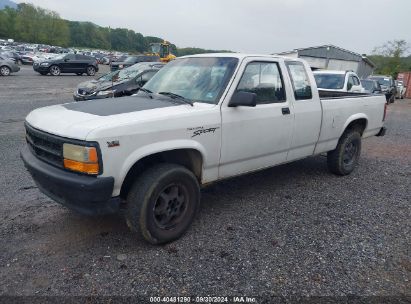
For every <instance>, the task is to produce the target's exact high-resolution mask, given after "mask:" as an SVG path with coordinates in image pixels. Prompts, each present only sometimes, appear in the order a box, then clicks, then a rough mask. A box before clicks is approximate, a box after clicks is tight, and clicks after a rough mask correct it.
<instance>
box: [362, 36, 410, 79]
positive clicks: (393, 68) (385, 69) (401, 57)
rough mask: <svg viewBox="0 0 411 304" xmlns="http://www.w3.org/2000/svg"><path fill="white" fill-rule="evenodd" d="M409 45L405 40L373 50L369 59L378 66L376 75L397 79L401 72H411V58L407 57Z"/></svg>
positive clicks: (390, 42)
mask: <svg viewBox="0 0 411 304" xmlns="http://www.w3.org/2000/svg"><path fill="white" fill-rule="evenodd" d="M408 51H409V45H408V43H407V42H406V41H405V40H391V41H387V42H386V43H384V44H383V45H381V46H377V47H376V48H375V49H374V50H373V55H371V56H369V58H370V59H371V60H372V61H373V62H374V63H375V64H376V66H377V68H376V70H375V74H381V75H391V76H393V77H394V78H397V75H398V73H399V72H405V71H411V56H410V55H409V56H406V54H407V53H408Z"/></svg>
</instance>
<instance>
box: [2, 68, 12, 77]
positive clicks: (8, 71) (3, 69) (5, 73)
mask: <svg viewBox="0 0 411 304" xmlns="http://www.w3.org/2000/svg"><path fill="white" fill-rule="evenodd" d="M1 74H2V75H4V76H8V75H9V74H10V70H9V68H8V67H2V68H1Z"/></svg>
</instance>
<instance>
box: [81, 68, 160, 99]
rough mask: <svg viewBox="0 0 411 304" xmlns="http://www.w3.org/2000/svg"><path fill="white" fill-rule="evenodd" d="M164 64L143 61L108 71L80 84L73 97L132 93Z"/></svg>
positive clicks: (82, 97) (112, 95) (99, 96)
mask: <svg viewBox="0 0 411 304" xmlns="http://www.w3.org/2000/svg"><path fill="white" fill-rule="evenodd" d="M163 66H164V63H148V62H142V63H137V64H135V65H132V66H131V67H128V68H125V69H122V70H118V71H114V72H111V73H108V74H106V75H104V76H101V77H100V78H98V79H94V80H91V81H87V82H83V83H81V84H79V86H78V87H77V89H76V91H75V92H74V94H73V98H74V100H76V101H81V100H89V99H101V98H108V97H121V96H127V95H132V94H134V93H136V92H137V91H138V90H139V89H140V88H141V87H142V86H143V85H144V84H145V83H146V82H147V81H148V80H150V79H151V77H153V76H154V74H155V73H157V72H158V71H159V70H160V69H161V68H162V67H163Z"/></svg>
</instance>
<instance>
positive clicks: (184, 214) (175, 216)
mask: <svg viewBox="0 0 411 304" xmlns="http://www.w3.org/2000/svg"><path fill="white" fill-rule="evenodd" d="M199 206H200V187H199V184H198V181H197V178H196V177H195V176H194V174H193V173H192V172H191V171H189V170H187V169H186V168H184V167H183V166H180V165H175V164H165V163H163V164H158V165H156V166H153V167H151V168H150V169H148V170H147V171H145V172H144V173H142V174H141V175H140V176H139V177H138V178H137V180H136V181H135V182H134V184H133V186H132V188H131V190H130V192H129V194H128V196H127V213H126V219H127V225H128V226H129V227H130V229H131V230H133V231H139V232H140V233H141V234H142V235H143V237H144V238H145V239H146V240H147V241H148V242H150V243H152V244H162V243H167V242H170V241H173V240H175V239H178V238H179V237H180V236H181V235H183V234H184V232H185V231H186V230H187V229H188V228H189V227H190V225H191V223H192V221H193V219H194V217H195V215H196V213H197V211H198V209H199Z"/></svg>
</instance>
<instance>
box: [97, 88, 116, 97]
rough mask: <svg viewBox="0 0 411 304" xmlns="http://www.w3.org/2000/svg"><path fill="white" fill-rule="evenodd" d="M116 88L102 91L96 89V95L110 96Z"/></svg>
mask: <svg viewBox="0 0 411 304" xmlns="http://www.w3.org/2000/svg"><path fill="white" fill-rule="evenodd" d="M116 91H117V90H116V89H114V90H112V89H108V90H103V91H98V92H97V96H110V95H114V93H116Z"/></svg>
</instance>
